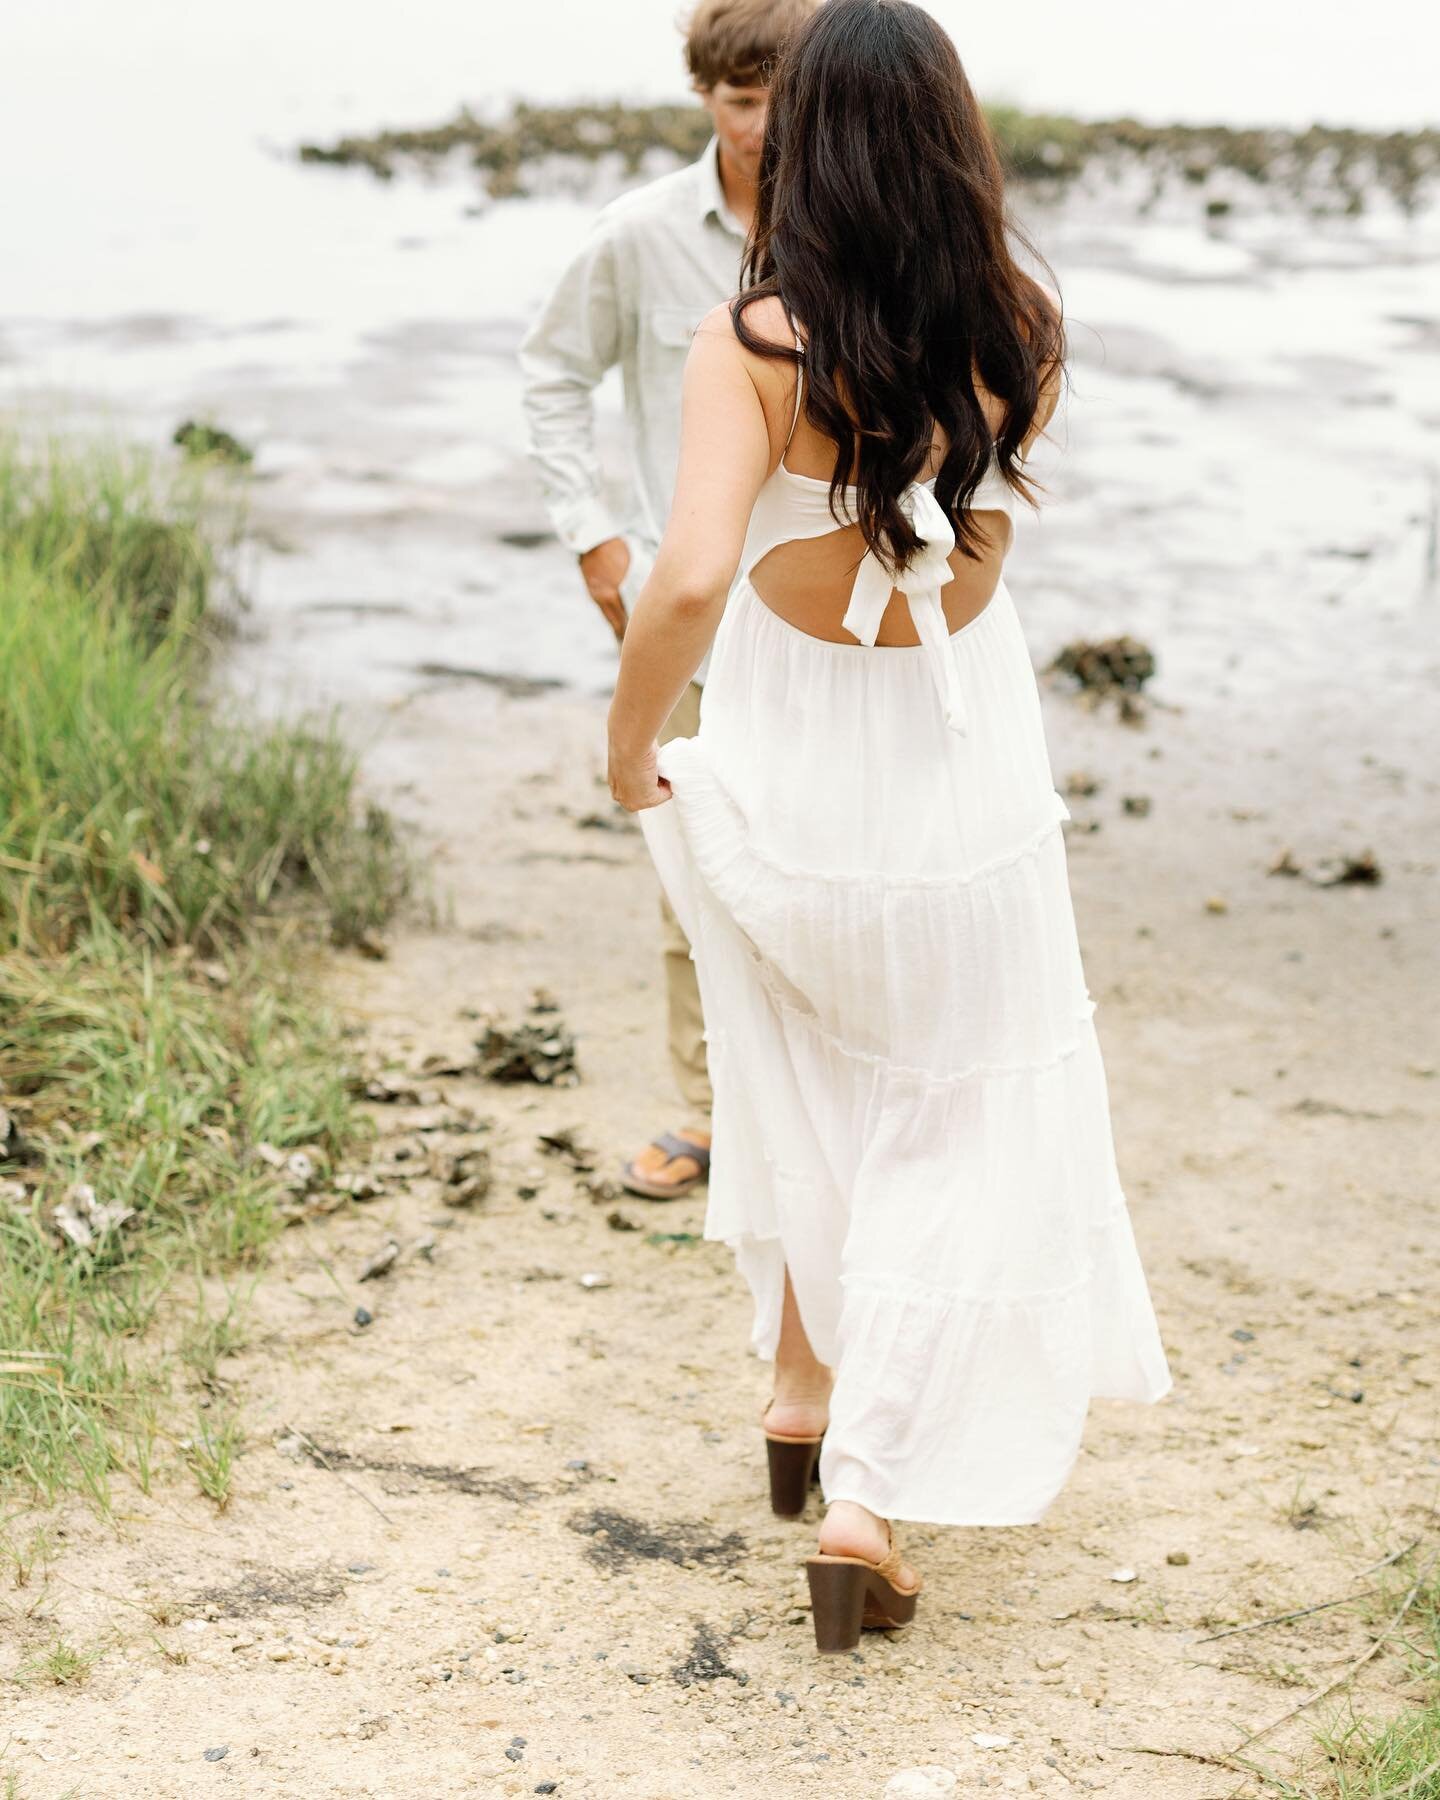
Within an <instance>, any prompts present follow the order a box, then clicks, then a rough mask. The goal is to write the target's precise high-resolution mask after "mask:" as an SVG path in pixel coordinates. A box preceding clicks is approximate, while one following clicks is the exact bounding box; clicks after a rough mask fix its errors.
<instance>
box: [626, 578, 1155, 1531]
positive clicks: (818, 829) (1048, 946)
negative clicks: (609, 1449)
mask: <svg viewBox="0 0 1440 1800" xmlns="http://www.w3.org/2000/svg"><path fill="white" fill-rule="evenodd" d="M950 654H951V655H952V656H953V657H954V658H955V659H956V662H957V667H958V670H959V674H960V678H961V683H962V691H963V694H964V699H965V707H966V718H967V721H968V726H967V731H966V734H965V735H964V736H963V737H962V736H959V735H957V734H956V733H954V732H952V731H950V730H949V729H947V727H946V725H945V723H944V719H943V716H942V713H941V707H940V702H939V698H938V695H937V691H936V686H935V679H934V672H933V670H932V668H931V666H930V664H929V663H928V662H927V660H926V654H925V652H924V650H923V649H922V648H920V647H918V646H917V647H915V648H913V649H912V648H883V647H882V648H866V647H863V646H861V645H858V644H836V643H829V642H826V641H823V640H821V639H817V638H812V637H810V636H808V635H807V634H805V633H803V632H800V631H798V630H796V629H795V628H794V627H793V626H790V625H787V624H786V623H785V622H784V621H783V620H781V619H780V618H779V617H778V616H777V615H775V614H774V613H772V612H771V611H770V610H769V609H768V608H767V607H766V606H765V604H764V603H763V601H761V599H760V598H759V596H758V595H757V594H756V593H755V592H754V590H753V588H751V587H750V585H749V584H748V582H745V581H742V582H741V583H739V584H738V586H737V588H736V589H735V591H734V592H733V593H732V595H731V599H730V603H729V605H728V606H727V609H726V613H725V617H724V620H723V621H722V624H721V627H720V631H719V633H718V634H717V638H716V642H715V646H714V651H713V654H712V659H711V666H710V672H709V678H708V681H707V683H706V687H705V697H704V702H703V705H702V709H701V724H700V730H699V734H698V735H697V736H696V737H694V738H682V739H677V740H675V741H673V742H671V743H669V744H667V745H665V746H664V748H663V749H662V751H661V753H660V767H661V772H662V773H663V775H664V776H665V777H666V779H667V780H668V781H669V782H670V784H671V787H672V789H673V795H674V798H673V802H672V803H671V804H667V805H665V806H662V807H658V808H655V809H653V810H650V811H647V812H645V813H642V814H641V815H640V817H641V822H642V825H643V826H644V829H645V833H646V838H647V841H648V843H649V846H650V849H651V853H652V855H653V857H654V860H655V863H656V866H657V869H658V871H659V873H660V877H661V880H662V881H663V883H664V885H665V888H666V890H667V892H668V894H669V896H670V899H671V902H672V904H673V905H674V907H675V910H676V912H677V913H678V915H679V917H680V920H681V922H682V924H683V925H684V926H685V929H686V931H687V933H688V935H689V938H690V942H691V945H692V953H693V955H694V958H695V963H696V969H697V974H698V976H699V983H700V992H701V1000H702V1004H703V1007H704V1012H705V1021H706V1039H707V1044H708V1050H709V1057H710V1071H711V1079H712V1083H713V1086H714V1090H715V1116H714V1134H715V1135H714V1148H713V1156H712V1164H711V1176H710V1189H709V1202H708V1207H707V1213H706V1221H705V1234H706V1236H707V1237H711V1238H717V1239H722V1240H724V1241H725V1242H726V1243H728V1244H729V1245H730V1246H731V1247H732V1249H733V1250H734V1252H735V1255H736V1259H737V1262H738V1265H739V1268H740V1270H741V1271H742V1273H743V1275H744V1277H745V1279H746V1281H747V1283H748V1285H749V1288H750V1291H751V1294H752V1297H753V1300H754V1308H755V1310H754V1327H753V1332H752V1339H751V1342H752V1347H753V1349H754V1350H755V1351H756V1352H757V1353H758V1354H759V1355H760V1356H762V1357H766V1358H769V1357H773V1356H774V1354H775V1349H776V1345H777V1343H778V1339H779V1331H780V1313H781V1304H782V1300H783V1294H784V1276H785V1271H786V1269H787V1268H788V1269H789V1272H790V1277H791V1281H792V1284H793V1286H794V1290H795V1296H796V1301H797V1303H798V1306H799V1310H800V1315H801V1318H802V1320H803V1322H804V1325H805V1329H806V1333H807V1335H808V1336H809V1338H810V1341H811V1344H812V1345H813V1347H814V1349H815V1352H816V1354H817V1355H818V1356H819V1357H820V1358H821V1359H822V1360H823V1361H824V1362H826V1363H828V1364H830V1365H831V1367H832V1369H833V1370H834V1372H835V1388H834V1393H833V1395H832V1399H831V1411H830V1428H829V1431H828V1432H827V1435H826V1439H825V1446H824V1450H823V1453H822V1456H821V1463H820V1476H821V1483H822V1488H823V1491H824V1494H825V1497H826V1499H827V1500H837V1499H844V1500H854V1501H858V1502H859V1503H860V1504H862V1505H864V1506H867V1507H869V1508H870V1509H871V1510H872V1511H873V1512H876V1513H879V1514H881V1515H882V1516H884V1517H887V1518H900V1519H919V1520H927V1521H931V1522H935V1523H941V1524H956V1525H1013V1524H1024V1523H1030V1522H1033V1521H1034V1520H1036V1519H1038V1518H1040V1517H1041V1516H1042V1515H1043V1513H1044V1512H1045V1510H1046V1508H1047V1507H1048V1506H1049V1504H1050V1503H1051V1501H1052V1500H1053V1499H1054V1497H1055V1496H1056V1494H1057V1493H1058V1492H1059V1491H1060V1489H1061V1488H1062V1487H1063V1486H1064V1483H1065V1481H1066V1479H1067V1477H1068V1475H1069V1473H1070V1471H1071V1469H1072V1467H1073V1465H1074V1462H1075V1459H1076V1456H1077V1455H1078V1452H1079V1448H1080V1442H1081V1434H1082V1431H1083V1428H1084V1423H1085V1418H1086V1413H1087V1409H1088V1405H1089V1402H1090V1400H1091V1399H1092V1398H1094V1397H1102V1396H1103V1397H1107V1398H1116V1399H1128V1400H1139V1401H1153V1400H1157V1399H1159V1398H1160V1397H1161V1395H1163V1394H1164V1393H1165V1392H1167V1391H1168V1389H1169V1387H1170V1384H1171V1378H1170V1373H1169V1369H1168V1367H1167V1364H1166V1359H1165V1354H1164V1350H1163V1348H1162V1346H1161V1342H1160V1337H1159V1332H1158V1328H1157V1324H1156V1320H1155V1315H1154V1311H1153V1308H1152V1305H1151V1301H1150V1296H1149V1293H1148V1289H1147V1285H1146V1280H1145V1276H1144V1272H1143V1270H1142V1268H1141V1265H1140V1261H1139V1257H1138V1255H1137V1251H1136V1246H1135V1241H1134V1237H1133V1235H1132V1231H1131V1223H1130V1217H1129V1212H1128V1209H1127V1205H1126V1201H1125V1196H1124V1193H1123V1191H1122V1189H1121V1185H1120V1179H1119V1175H1118V1172H1117V1169H1116V1161H1115V1150H1114V1145H1113V1142H1112V1138H1111V1130H1110V1114H1109V1103H1108V1097H1107V1093H1106V1084H1105V1073H1104V1067H1103V1064H1102V1061H1101V1055H1100V1049H1099V1045H1098V1042H1097V1039H1096V1034H1095V1025H1094V1017H1093V1015H1094V1010H1095V1008H1094V1003H1093V1002H1092V1000H1091V999H1090V996H1089V994H1088V991H1087V989H1086V985H1085V979H1084V973H1083V969H1082V966H1081V959H1080V952H1079V946H1078V943H1077V940H1076V932H1075V922H1074V915H1073V910H1072V906H1071V899H1070V891H1069V884H1068V877H1067V872H1066V861H1065V846H1064V840H1063V837H1062V834H1061V823H1062V821H1063V820H1064V819H1065V818H1066V817H1068V813H1067V809H1066V807H1065V804H1064V801H1063V800H1062V799H1061V798H1060V796H1059V794H1058V793H1057V792H1056V791H1055V786H1054V781H1053V777H1052V775H1051V770H1050V764H1049V758H1048V753H1047V750H1046V745H1045V738H1044V732H1043V728H1042V724H1041V716H1040V703H1039V694H1038V691H1037V688H1036V683H1035V676H1034V671H1033V669H1032V667H1031V663H1030V658H1029V653H1028V651H1027V649H1026V645H1025V641H1024V637H1023V634H1022V632H1021V629H1020V624H1019V620H1018V618H1017V617H1016V614H1015V609H1014V605H1013V602H1012V601H1011V598H1010V595H1009V592H1008V590H1007V589H1006V588H1005V586H1004V585H1003V583H1002V585H1001V586H1000V588H999V589H998V590H997V592H996V594H995V596H994V598H993V599H992V600H991V602H990V604H989V605H988V606H987V607H986V609H985V611H984V612H983V613H981V614H980V616H979V617H978V618H977V619H975V620H973V621H972V622H971V623H970V624H969V625H967V626H965V627H964V628H963V629H962V630H961V631H959V632H957V633H955V634H954V636H953V637H952V638H951V639H950Z"/></svg>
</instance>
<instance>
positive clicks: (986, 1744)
mask: <svg viewBox="0 0 1440 1800" xmlns="http://www.w3.org/2000/svg"><path fill="white" fill-rule="evenodd" d="M970 1742H971V1743H972V1744H974V1745H975V1746H976V1748H977V1749H980V1750H1008V1749H1009V1748H1010V1746H1011V1744H1013V1743H1014V1742H1015V1740H1014V1738H1008V1737H1004V1736H1002V1734H1001V1733H1000V1732H998V1731H972V1732H971V1733H970Z"/></svg>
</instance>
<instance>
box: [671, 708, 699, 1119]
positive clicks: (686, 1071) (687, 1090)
mask: <svg viewBox="0 0 1440 1800" xmlns="http://www.w3.org/2000/svg"><path fill="white" fill-rule="evenodd" d="M699 729H700V687H699V685H698V683H696V682H693V681H692V682H691V683H690V685H689V687H687V688H686V690H685V692H684V693H683V694H682V695H681V696H680V698H679V700H678V701H677V702H676V705H675V710H674V712H672V713H671V715H670V717H669V718H668V719H667V720H666V722H665V729H664V730H663V731H662V732H661V733H660V742H661V743H662V744H668V743H669V741H670V739H671V738H677V737H694V735H695V733H696V732H697V731H698V730H699ZM660 920H661V926H662V942H663V944H664V949H665V992H666V997H667V1000H668V1003H669V1012H670V1065H671V1067H672V1068H673V1069H674V1071H675V1085H676V1086H677V1087H678V1088H679V1090H680V1095H681V1098H682V1099H683V1100H684V1102H685V1104H686V1106H687V1107H689V1109H690V1111H691V1113H692V1114H693V1115H694V1119H695V1123H696V1124H698V1123H699V1122H700V1120H701V1119H708V1118H709V1117H710V1104H711V1096H710V1070H709V1068H708V1066H707V1064H706V1060H705V1020H704V1018H703V1017H702V1015H701V1012H700V987H699V983H698V982H697V981H696V979H695V965H694V963H693V962H691V960H690V940H689V939H688V938H687V937H686V936H685V933H684V932H683V931H682V930H681V928H680V921H679V920H678V919H677V918H676V917H675V912H674V909H673V908H672V907H671V905H670V902H669V901H668V900H667V899H666V897H665V894H664V891H663V890H662V891H661V894H660Z"/></svg>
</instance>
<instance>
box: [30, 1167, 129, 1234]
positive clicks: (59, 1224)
mask: <svg viewBox="0 0 1440 1800" xmlns="http://www.w3.org/2000/svg"><path fill="white" fill-rule="evenodd" d="M134 1214H135V1208H134V1207H133V1206H124V1205H122V1204H121V1203H120V1202H119V1201H118V1200H116V1201H111V1202H110V1203H109V1204H106V1203H105V1202H104V1201H100V1200H97V1199H96V1198H95V1190H94V1188H93V1187H91V1185H90V1183H89V1182H88V1181H76V1182H72V1184H71V1185H70V1186H69V1187H68V1188H67V1189H66V1190H65V1193H64V1195H63V1196H62V1197H61V1199H59V1200H57V1201H56V1203H55V1205H54V1206H53V1207H52V1208H51V1209H50V1223H51V1225H52V1226H53V1227H54V1228H55V1230H56V1231H58V1232H59V1233H60V1234H61V1236H62V1237H65V1238H68V1239H69V1241H70V1242H71V1243H72V1244H73V1245H74V1246H75V1247H76V1249H77V1250H89V1249H90V1248H92V1246H93V1245H94V1244H95V1243H96V1242H97V1241H98V1240H99V1239H100V1238H102V1237H104V1236H105V1234H106V1232H108V1231H115V1230H117V1229H118V1228H119V1227H120V1226H121V1225H123V1224H124V1223H125V1221H126V1220H127V1219H129V1218H133V1217H134Z"/></svg>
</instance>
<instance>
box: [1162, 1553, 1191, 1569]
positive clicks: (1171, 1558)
mask: <svg viewBox="0 0 1440 1800" xmlns="http://www.w3.org/2000/svg"><path fill="white" fill-rule="evenodd" d="M1165 1560H1166V1562H1167V1563H1169V1564H1170V1566H1171V1567H1172V1568H1175V1569H1183V1568H1184V1567H1185V1565H1186V1564H1187V1563H1188V1562H1189V1560H1190V1552H1189V1551H1188V1550H1167V1551H1166V1552H1165Z"/></svg>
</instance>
